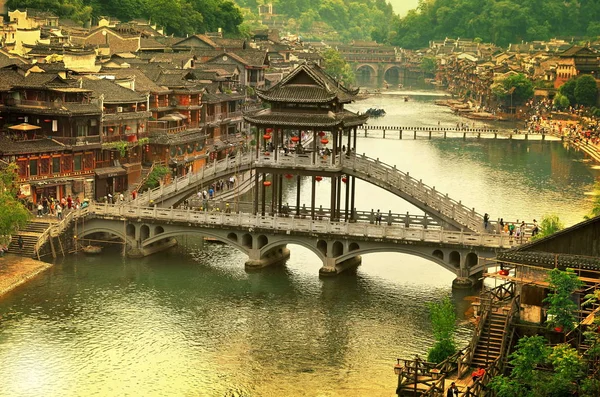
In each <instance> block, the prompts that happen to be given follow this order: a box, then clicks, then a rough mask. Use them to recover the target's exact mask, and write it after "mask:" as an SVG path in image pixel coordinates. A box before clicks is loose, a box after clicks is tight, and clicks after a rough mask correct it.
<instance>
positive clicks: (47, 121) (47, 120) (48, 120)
mask: <svg viewBox="0 0 600 397" xmlns="http://www.w3.org/2000/svg"><path fill="white" fill-rule="evenodd" d="M44 121H45V122H46V123H49V122H51V121H52V120H50V119H46V120H44Z"/></svg>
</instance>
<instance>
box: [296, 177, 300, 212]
mask: <svg viewBox="0 0 600 397" xmlns="http://www.w3.org/2000/svg"><path fill="white" fill-rule="evenodd" d="M296 216H298V217H299V216H300V175H296Z"/></svg>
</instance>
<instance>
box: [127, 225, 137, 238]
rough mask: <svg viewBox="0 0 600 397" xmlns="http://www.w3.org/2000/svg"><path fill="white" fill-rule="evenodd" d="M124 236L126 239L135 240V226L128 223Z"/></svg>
mask: <svg viewBox="0 0 600 397" xmlns="http://www.w3.org/2000/svg"><path fill="white" fill-rule="evenodd" d="M125 234H126V235H127V237H131V238H135V225H133V224H131V223H129V224H127V226H125Z"/></svg>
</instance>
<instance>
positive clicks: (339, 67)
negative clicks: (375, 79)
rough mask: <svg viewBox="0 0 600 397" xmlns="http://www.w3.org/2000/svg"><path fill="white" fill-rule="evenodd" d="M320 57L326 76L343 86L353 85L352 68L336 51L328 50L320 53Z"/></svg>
mask: <svg viewBox="0 0 600 397" xmlns="http://www.w3.org/2000/svg"><path fill="white" fill-rule="evenodd" d="M322 56H323V62H324V63H323V66H324V69H325V71H326V72H327V73H328V74H330V75H331V76H332V77H333V78H335V79H337V80H340V82H342V83H343V84H345V85H350V84H353V83H354V81H355V79H356V78H355V76H354V72H353V71H352V68H351V67H350V65H349V64H348V62H346V61H345V60H344V58H342V56H341V55H340V53H339V52H338V51H337V50H335V49H333V48H329V49H327V50H325V51H324V52H323V53H322Z"/></svg>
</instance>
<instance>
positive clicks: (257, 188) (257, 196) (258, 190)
mask: <svg viewBox="0 0 600 397" xmlns="http://www.w3.org/2000/svg"><path fill="white" fill-rule="evenodd" d="M236 183H240V181H236ZM259 183H260V179H259V177H258V172H256V171H255V172H254V215H257V214H258V200H259V195H258V193H259V192H260V186H259V185H258V184H259Z"/></svg>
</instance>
